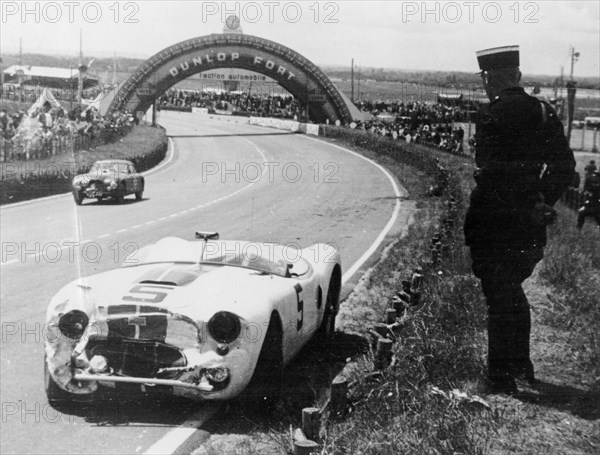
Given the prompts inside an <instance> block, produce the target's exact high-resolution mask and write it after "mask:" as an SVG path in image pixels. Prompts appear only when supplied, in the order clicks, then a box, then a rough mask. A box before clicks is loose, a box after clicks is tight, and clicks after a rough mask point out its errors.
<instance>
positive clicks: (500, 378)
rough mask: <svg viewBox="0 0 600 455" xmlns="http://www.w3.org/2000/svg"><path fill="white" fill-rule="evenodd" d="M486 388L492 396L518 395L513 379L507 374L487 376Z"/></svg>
mask: <svg viewBox="0 0 600 455" xmlns="http://www.w3.org/2000/svg"><path fill="white" fill-rule="evenodd" d="M488 387H489V392H490V393H492V394H500V393H503V394H506V395H516V394H517V393H519V389H518V388H517V383H516V381H515V379H514V378H513V377H512V376H510V375H508V374H506V375H494V376H489V377H488Z"/></svg>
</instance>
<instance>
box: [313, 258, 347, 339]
mask: <svg viewBox="0 0 600 455" xmlns="http://www.w3.org/2000/svg"><path fill="white" fill-rule="evenodd" d="M340 287H341V282H340V276H339V273H337V269H336V271H334V273H333V274H332V275H331V279H330V281H329V289H328V291H327V300H326V301H325V310H324V313H323V320H322V321H321V325H320V326H319V331H318V333H317V337H318V338H319V340H320V341H324V342H330V341H332V340H333V337H334V335H335V317H336V309H337V307H338V305H339V299H340Z"/></svg>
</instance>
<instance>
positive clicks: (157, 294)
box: [123, 285, 173, 303]
mask: <svg viewBox="0 0 600 455" xmlns="http://www.w3.org/2000/svg"><path fill="white" fill-rule="evenodd" d="M157 289H161V290H162V291H170V290H171V289H173V288H169V287H165V286H153V285H138V286H134V287H132V288H131V289H130V290H129V292H131V293H132V294H142V295H145V296H146V297H140V296H135V295H126V296H123V300H126V301H128V302H144V303H158V302H162V301H163V300H164V299H165V297H166V296H167V293H166V292H161V291H157Z"/></svg>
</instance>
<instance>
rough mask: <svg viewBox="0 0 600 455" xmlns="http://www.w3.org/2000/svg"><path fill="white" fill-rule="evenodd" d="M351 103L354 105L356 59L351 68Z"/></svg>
mask: <svg viewBox="0 0 600 455" xmlns="http://www.w3.org/2000/svg"><path fill="white" fill-rule="evenodd" d="M350 101H352V102H353V103H354V59H352V64H351V66H350Z"/></svg>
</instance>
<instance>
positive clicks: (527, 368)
mask: <svg viewBox="0 0 600 455" xmlns="http://www.w3.org/2000/svg"><path fill="white" fill-rule="evenodd" d="M512 374H513V376H514V377H515V378H517V379H524V380H526V381H527V382H528V383H529V384H530V385H533V384H535V383H536V380H535V370H534V368H533V363H532V362H531V360H521V361H518V362H515V363H513V364H512Z"/></svg>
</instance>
